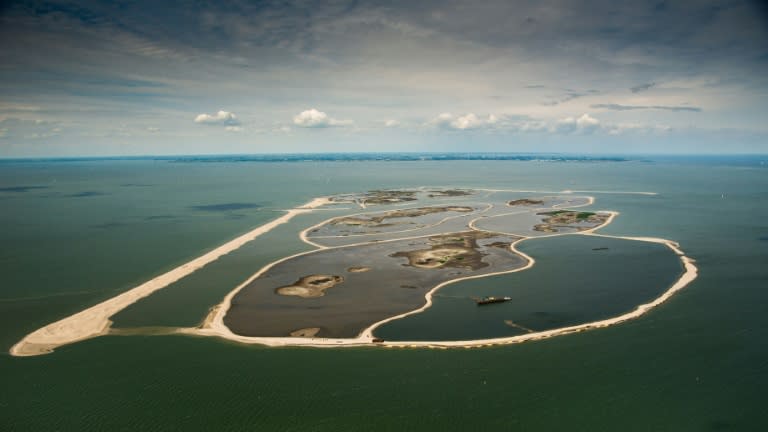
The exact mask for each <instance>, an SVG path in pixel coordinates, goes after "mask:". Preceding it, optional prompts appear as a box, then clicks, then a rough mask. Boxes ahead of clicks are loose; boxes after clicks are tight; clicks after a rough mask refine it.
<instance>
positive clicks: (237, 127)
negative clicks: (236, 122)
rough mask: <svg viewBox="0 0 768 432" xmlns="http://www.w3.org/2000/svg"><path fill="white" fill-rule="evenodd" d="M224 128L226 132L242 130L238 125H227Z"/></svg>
mask: <svg viewBox="0 0 768 432" xmlns="http://www.w3.org/2000/svg"><path fill="white" fill-rule="evenodd" d="M224 130H225V131H227V132H242V131H243V128H241V127H240V126H227V127H225V128H224Z"/></svg>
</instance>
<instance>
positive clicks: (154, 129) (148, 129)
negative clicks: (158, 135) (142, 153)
mask: <svg viewBox="0 0 768 432" xmlns="http://www.w3.org/2000/svg"><path fill="white" fill-rule="evenodd" d="M147 131H149V132H160V128H159V127H154V126H150V127H148V128H147Z"/></svg>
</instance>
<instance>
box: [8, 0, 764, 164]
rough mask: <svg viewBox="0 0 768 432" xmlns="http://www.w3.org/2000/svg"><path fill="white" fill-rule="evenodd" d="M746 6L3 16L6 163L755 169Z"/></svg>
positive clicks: (183, 5) (425, 6)
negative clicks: (713, 163)
mask: <svg viewBox="0 0 768 432" xmlns="http://www.w3.org/2000/svg"><path fill="white" fill-rule="evenodd" d="M767 96H768V10H767V9H766V8H765V7H764V6H762V4H761V2H757V1H707V0H700V1H674V2H667V1H633V2H615V1H602V0H600V1H598V0H559V1H493V0H489V1H483V2H469V1H420V2H412V1H404V2H380V1H333V2H312V1H294V2H291V1H287V2H245V1H235V2H228V1H210V2H206V1H162V2H160V1H122V2H120V1H79V2H68V1H50V2H39V1H10V2H4V3H3V5H2V6H0V157H21V156H75V155H141V154H211V153H212V154H222V153H290V152H332V151H363V152H368V151H370V152H386V151H438V152H439V151H462V152H466V151H493V152H567V153H768V124H767V123H768V122H766V119H768V97H767Z"/></svg>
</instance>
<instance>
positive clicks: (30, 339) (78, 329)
mask: <svg viewBox="0 0 768 432" xmlns="http://www.w3.org/2000/svg"><path fill="white" fill-rule="evenodd" d="M329 202H330V200H329V199H328V198H325V197H323V198H316V199H314V200H312V201H310V202H308V203H307V204H305V205H303V206H301V207H298V208H295V209H291V210H289V211H288V212H287V213H286V214H284V215H283V216H281V217H279V218H277V219H275V220H273V221H271V222H268V223H266V224H264V225H261V226H260V227H258V228H256V229H254V230H252V231H250V232H248V233H245V234H243V235H241V236H240V237H237V238H235V239H234V240H231V241H229V242H227V243H225V244H223V245H221V246H219V247H217V248H216V249H213V250H212V251H210V252H208V253H206V254H204V255H202V256H199V257H197V258H195V259H193V260H192V261H189V262H187V263H186V264H183V265H181V266H179V267H176V268H175V269H173V270H171V271H169V272H167V273H164V274H161V275H160V276H157V277H155V278H154V279H151V280H149V281H147V282H145V283H143V284H141V285H139V286H137V287H135V288H132V289H130V290H128V291H126V292H124V293H122V294H120V295H117V296H115V297H112V298H111V299H109V300H105V301H103V302H101V303H99V304H97V305H95V306H92V307H90V308H88V309H85V310H83V311H81V312H78V313H76V314H74V315H70V316H68V317H66V318H64V319H62V320H59V321H56V322H54V323H51V324H48V325H47V326H45V327H42V328H40V329H38V330H35V331H34V332H32V333H30V334H28V335H27V336H25V337H24V338H23V339H22V340H21V341H19V342H18V343H16V344H15V345H14V346H13V347H11V350H10V353H11V354H12V355H15V356H33V355H39V354H47V353H50V352H52V351H53V350H54V349H55V348H57V347H59V346H62V345H66V344H70V343H73V342H78V341H81V340H84V339H89V338H92V337H96V336H100V335H103V334H106V333H107V332H108V331H109V327H110V325H111V324H112V322H111V321H110V320H109V318H110V317H111V316H112V315H114V314H116V313H117V312H120V311H121V310H123V309H125V308H126V307H128V306H130V305H131V304H133V303H135V302H137V301H139V300H140V299H142V298H144V297H147V296H149V295H150V294H152V293H154V292H155V291H157V290H160V289H162V288H165V287H167V286H168V285H170V284H172V283H174V282H176V281H178V280H179V279H181V278H183V277H185V276H188V275H190V274H192V273H194V272H195V271H197V270H198V269H200V268H202V267H204V266H206V265H207V264H210V263H211V262H213V261H216V260H217V259H219V258H220V257H222V256H223V255H226V254H228V253H230V252H232V251H234V250H236V249H238V248H240V247H242V246H243V245H244V244H246V243H248V242H249V241H251V240H253V239H255V238H256V237H258V236H260V235H262V234H264V233H266V232H269V231H270V230H272V229H274V228H275V227H277V226H278V225H281V224H284V223H286V222H288V221H289V220H291V219H292V218H293V217H294V216H296V215H298V214H302V213H307V212H310V211H312V209H314V208H317V207H320V206H323V205H325V204H328V203H329Z"/></svg>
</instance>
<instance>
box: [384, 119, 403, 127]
mask: <svg viewBox="0 0 768 432" xmlns="http://www.w3.org/2000/svg"><path fill="white" fill-rule="evenodd" d="M384 126H386V127H397V126H400V122H399V121H397V120H387V121H385V122H384Z"/></svg>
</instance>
